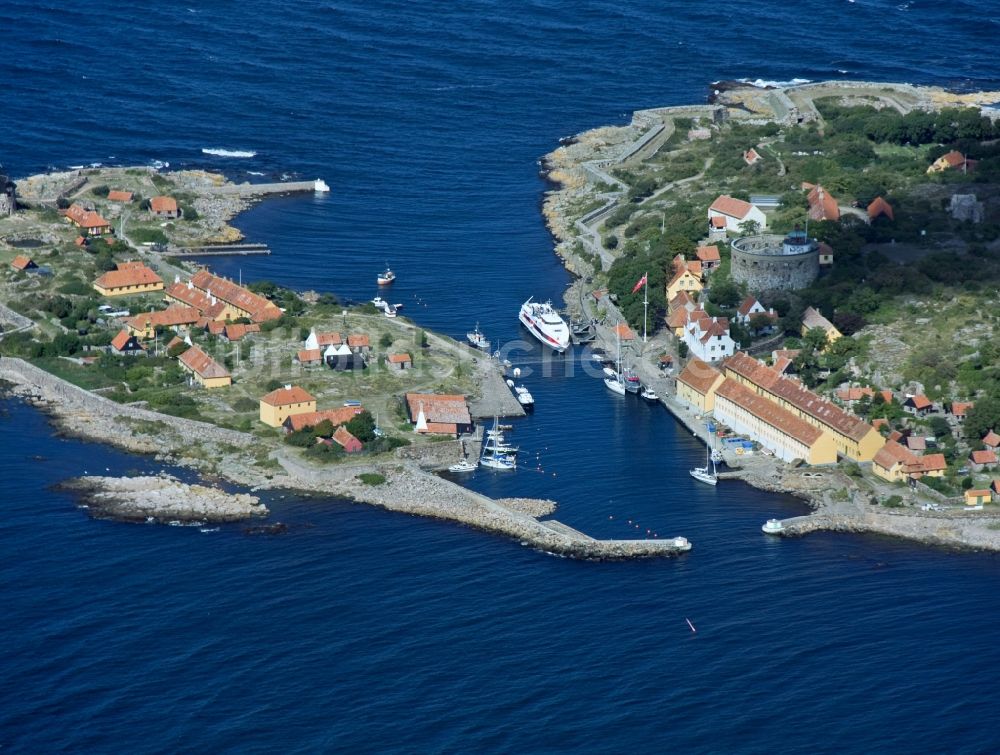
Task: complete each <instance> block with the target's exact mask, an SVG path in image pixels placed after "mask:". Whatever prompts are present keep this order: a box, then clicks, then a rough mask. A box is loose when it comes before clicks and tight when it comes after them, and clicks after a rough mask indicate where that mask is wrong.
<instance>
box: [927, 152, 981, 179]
mask: <svg viewBox="0 0 1000 755" xmlns="http://www.w3.org/2000/svg"><path fill="white" fill-rule="evenodd" d="M977 163H978V161H977V160H970V159H969V158H968V157H966V156H965V155H963V154H962V153H961V152H959V151H958V150H954V149H953V150H952V151H951V152H947V153H945V154H943V155H941V157H939V158H938V159H937V160H935V161H934V162H932V163H931V164H930V167H928V168H927V173H928V174H931V173H942V172H944V171H946V170H958V171H959V172H961V173H971V172H972V171H974V170H975V169H976V165H977Z"/></svg>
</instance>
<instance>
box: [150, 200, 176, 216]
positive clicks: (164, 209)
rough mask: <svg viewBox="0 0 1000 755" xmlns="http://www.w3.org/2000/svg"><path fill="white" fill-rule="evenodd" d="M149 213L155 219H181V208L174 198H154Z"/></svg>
mask: <svg viewBox="0 0 1000 755" xmlns="http://www.w3.org/2000/svg"><path fill="white" fill-rule="evenodd" d="M149 212H150V213H151V214H152V216H153V217H154V218H179V217H180V216H181V211H180V208H179V207H178V206H177V200H176V199H174V198H173V197H162V196H161V197H153V198H152V199H150V200H149Z"/></svg>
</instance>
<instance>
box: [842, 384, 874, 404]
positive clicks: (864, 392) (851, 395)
mask: <svg viewBox="0 0 1000 755" xmlns="http://www.w3.org/2000/svg"><path fill="white" fill-rule="evenodd" d="M836 395H837V398H839V399H840V400H841V401H860V400H861V399H862V398H864V397H865V396H868V397H869V398H871V397H872V396H874V395H875V391H873V390H872V389H871V388H868V387H864V388H859V387H857V386H853V387H851V388H841V389H840V390H839V391H837V394H836Z"/></svg>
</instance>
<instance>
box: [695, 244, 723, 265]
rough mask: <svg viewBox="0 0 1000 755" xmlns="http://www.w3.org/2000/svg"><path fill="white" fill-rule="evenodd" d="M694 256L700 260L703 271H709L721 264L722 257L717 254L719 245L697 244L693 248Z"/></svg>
mask: <svg viewBox="0 0 1000 755" xmlns="http://www.w3.org/2000/svg"><path fill="white" fill-rule="evenodd" d="M694 256H695V257H697V258H698V261H699V262H701V269H702V270H704V271H705V272H711V271H712V270H715V268H717V267H718V266H719V265H721V264H722V257H721V256H720V255H719V247H718V246H716V245H715V244H712V245H711V246H699V247H698V248H697V249H696V250H695V253H694Z"/></svg>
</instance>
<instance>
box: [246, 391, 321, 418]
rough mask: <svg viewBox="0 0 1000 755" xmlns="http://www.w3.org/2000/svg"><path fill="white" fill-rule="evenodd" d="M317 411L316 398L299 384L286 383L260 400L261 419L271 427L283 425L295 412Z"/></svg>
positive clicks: (308, 412) (309, 412)
mask: <svg viewBox="0 0 1000 755" xmlns="http://www.w3.org/2000/svg"><path fill="white" fill-rule="evenodd" d="M315 411H316V399H315V398H313V397H312V396H310V395H309V394H308V393H307V392H306V391H305V390H303V389H302V388H299V387H298V386H297V385H295V386H292V385H286V386H285V387H284V388H278V389H277V390H275V391H271V392H270V393H268V394H267V395H266V396H264V397H263V398H261V400H260V421H261V422H263V423H264V424H265V425H270V426H271V427H281V426H282V425H283V424H284V423H285V420H286V419H288V418H289V417H291V416H293V415H295V414H311V413H313V412H315Z"/></svg>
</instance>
